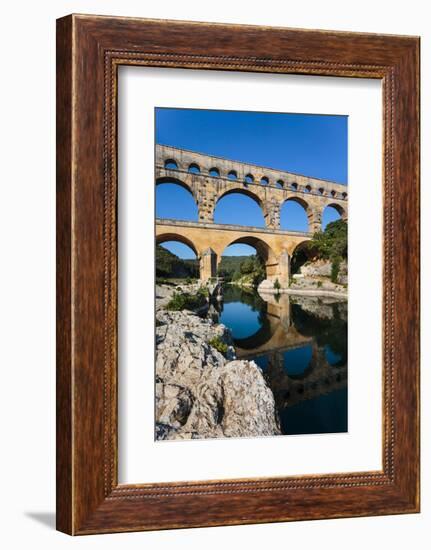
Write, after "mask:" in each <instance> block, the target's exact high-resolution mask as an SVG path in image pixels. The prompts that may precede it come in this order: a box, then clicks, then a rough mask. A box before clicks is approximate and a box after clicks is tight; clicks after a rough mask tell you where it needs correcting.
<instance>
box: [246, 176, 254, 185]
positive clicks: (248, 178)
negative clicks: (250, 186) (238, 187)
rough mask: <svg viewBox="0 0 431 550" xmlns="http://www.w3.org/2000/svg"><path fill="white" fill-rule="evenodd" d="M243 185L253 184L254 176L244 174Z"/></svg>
mask: <svg viewBox="0 0 431 550" xmlns="http://www.w3.org/2000/svg"><path fill="white" fill-rule="evenodd" d="M244 181H245V183H254V176H253V174H246V175H245V177H244Z"/></svg>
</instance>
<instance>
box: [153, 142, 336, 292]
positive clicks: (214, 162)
mask: <svg viewBox="0 0 431 550" xmlns="http://www.w3.org/2000/svg"><path fill="white" fill-rule="evenodd" d="M155 171H156V174H155V175H156V185H160V184H163V183H176V184H178V185H180V186H182V187H183V188H185V189H187V190H188V191H189V192H190V193H191V194H192V196H193V198H194V200H195V202H196V204H197V207H198V217H199V221H198V222H181V221H175V220H161V219H157V220H156V241H157V243H162V242H166V241H168V240H176V241H180V242H183V243H184V244H187V245H188V246H190V247H191V248H192V249H193V250H194V252H195V253H196V255H197V257H198V258H199V260H200V277H201V279H202V280H207V279H208V278H210V277H215V276H216V270H217V265H218V263H219V262H220V260H221V255H222V253H223V251H224V249H225V248H226V246H229V245H230V244H233V243H245V244H250V245H251V246H253V247H254V248H256V251H257V252H258V254H259V255H260V256H261V257H262V258H263V259H264V261H265V264H266V269H267V278H269V279H273V280H274V279H275V278H278V279H279V281H280V283H281V284H282V286H284V285H287V284H288V280H289V261H290V257H291V255H292V254H293V251H294V250H295V248H296V247H297V246H298V245H299V244H301V243H302V242H304V241H306V240H308V239H309V238H310V237H311V235H312V233H314V232H315V231H319V230H320V229H321V225H322V214H323V210H324V209H325V208H326V207H327V206H332V207H334V208H335V209H336V210H337V211H338V213H339V214H340V216H341V217H342V218H343V219H347V192H346V187H345V186H344V185H340V184H337V183H333V182H330V181H325V180H321V179H318V178H311V177H307V176H303V175H299V174H293V173H290V172H283V171H280V170H274V169H272V168H264V167H262V166H256V165H252V164H246V163H242V162H235V161H231V160H227V159H224V158H220V157H214V156H210V155H204V154H201V153H196V152H193V151H187V150H185V149H177V148H175V147H170V146H165V145H157V146H156V168H155ZM233 193H240V194H243V195H246V196H248V197H250V198H252V199H253V200H254V201H255V202H256V203H257V204H258V205H259V206H260V207H261V208H262V212H263V215H264V219H265V228H255V227H244V226H233V225H224V224H223V225H221V224H215V223H214V211H215V207H216V205H217V203H218V201H219V200H220V199H222V198H223V197H225V196H227V195H229V194H233ZM286 201H295V202H297V203H299V204H300V205H301V206H302V207H303V208H304V210H305V212H306V214H307V218H308V232H306V233H301V232H295V231H284V230H281V229H280V211H281V207H282V206H283V204H284V203H285V202H286Z"/></svg>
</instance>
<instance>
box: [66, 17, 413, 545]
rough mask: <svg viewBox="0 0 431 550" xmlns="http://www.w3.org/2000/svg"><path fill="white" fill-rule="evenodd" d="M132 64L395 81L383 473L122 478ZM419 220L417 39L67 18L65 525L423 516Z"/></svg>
mask: <svg viewBox="0 0 431 550" xmlns="http://www.w3.org/2000/svg"><path fill="white" fill-rule="evenodd" d="M119 65H142V66H152V67H175V68H178V67H182V68H189V69H196V70H199V69H217V70H226V71H248V72H263V73H286V74H305V75H307V74H313V75H325V76H334V77H337V76H350V77H355V78H377V79H381V80H382V82H383V101H384V109H383V111H384V121H383V124H384V138H383V139H384V148H383V150H384V159H383V166H384V174H383V182H384V183H383V194H384V229H383V231H384V235H383V241H384V266H383V272H384V276H383V279H384V280H383V288H384V293H383V295H384V300H383V311H382V315H383V337H382V340H383V363H384V364H383V376H384V381H383V407H384V410H383V418H384V426H383V441H382V453H383V470H382V471H373V472H356V473H355V472H352V473H346V474H334V475H331V474H328V475H312V476H291V477H286V478H284V479H280V478H277V479H271V478H260V479H238V480H229V481H223V480H215V481H209V482H187V483H159V484H145V485H119V484H118V480H117V388H116V382H117V287H116V281H117V277H116V275H117V240H116V199H117V169H116V154H117V153H116V151H117V133H116V116H117V112H116V106H117V95H116V91H117V68H118V66H119ZM149 131H150V129H149ZM419 221H420V220H419V39H418V38H416V37H403V36H389V35H387V36H385V35H375V34H356V33H341V32H330V31H306V30H295V29H286V28H272V27H253V26H238V25H223V24H209V23H208V24H207V23H191V22H179V21H157V20H145V19H129V18H111V17H96V16H80V15H71V16H68V17H65V18H62V19H59V20H58V22H57V528H58V529H59V530H61V531H64V532H66V533H69V534H89V533H101V532H114V531H133V530H148V529H166V528H174V527H197V526H210V525H228V524H240V523H262V522H271V521H289V520H297V519H318V518H336V517H346V516H365V515H378V514H397V513H411V512H417V511H419Z"/></svg>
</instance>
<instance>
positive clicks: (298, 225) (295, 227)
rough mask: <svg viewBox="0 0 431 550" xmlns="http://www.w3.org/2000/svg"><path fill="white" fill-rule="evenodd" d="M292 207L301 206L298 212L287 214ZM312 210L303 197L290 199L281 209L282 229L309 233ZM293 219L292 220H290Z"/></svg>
mask: <svg viewBox="0 0 431 550" xmlns="http://www.w3.org/2000/svg"><path fill="white" fill-rule="evenodd" d="M291 205H299V207H298V208H297V212H293V216H292V212H286V210H287V209H288V208H289V206H291ZM311 217H312V212H311V208H310V206H309V204H308V202H307V201H305V200H304V199H302V198H301V197H289V198H288V199H286V200H285V201H284V202H283V204H282V205H281V208H280V228H281V229H286V230H290V231H309V230H310V219H311ZM289 218H291V219H289Z"/></svg>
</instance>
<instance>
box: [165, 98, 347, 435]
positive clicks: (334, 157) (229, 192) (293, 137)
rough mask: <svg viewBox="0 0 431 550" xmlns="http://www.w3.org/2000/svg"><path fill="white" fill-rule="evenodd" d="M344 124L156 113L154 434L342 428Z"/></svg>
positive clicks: (286, 116)
mask: <svg viewBox="0 0 431 550" xmlns="http://www.w3.org/2000/svg"><path fill="white" fill-rule="evenodd" d="M347 135H348V117H347V116H340V115H320V114H296V113H295V114H293V113H270V112H246V111H217V110H202V109H176V108H156V109H155V138H156V139H155V142H156V144H155V186H156V200H155V258H156V261H155V271H156V273H155V276H156V279H155V281H156V284H155V303H156V328H155V332H156V334H155V346H156V365H155V439H156V440H187V439H210V438H225V437H236V438H237V437H247V438H250V437H261V436H281V435H284V436H289V435H300V434H325V433H337V432H346V431H347V430H348V417H347V395H348V392H347V388H348V385H347V365H348V360H347V356H348V350H347V326H348V307H347V305H348V181H347V162H348V158H347V156H348V155H347V150H348V147H347Z"/></svg>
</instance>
